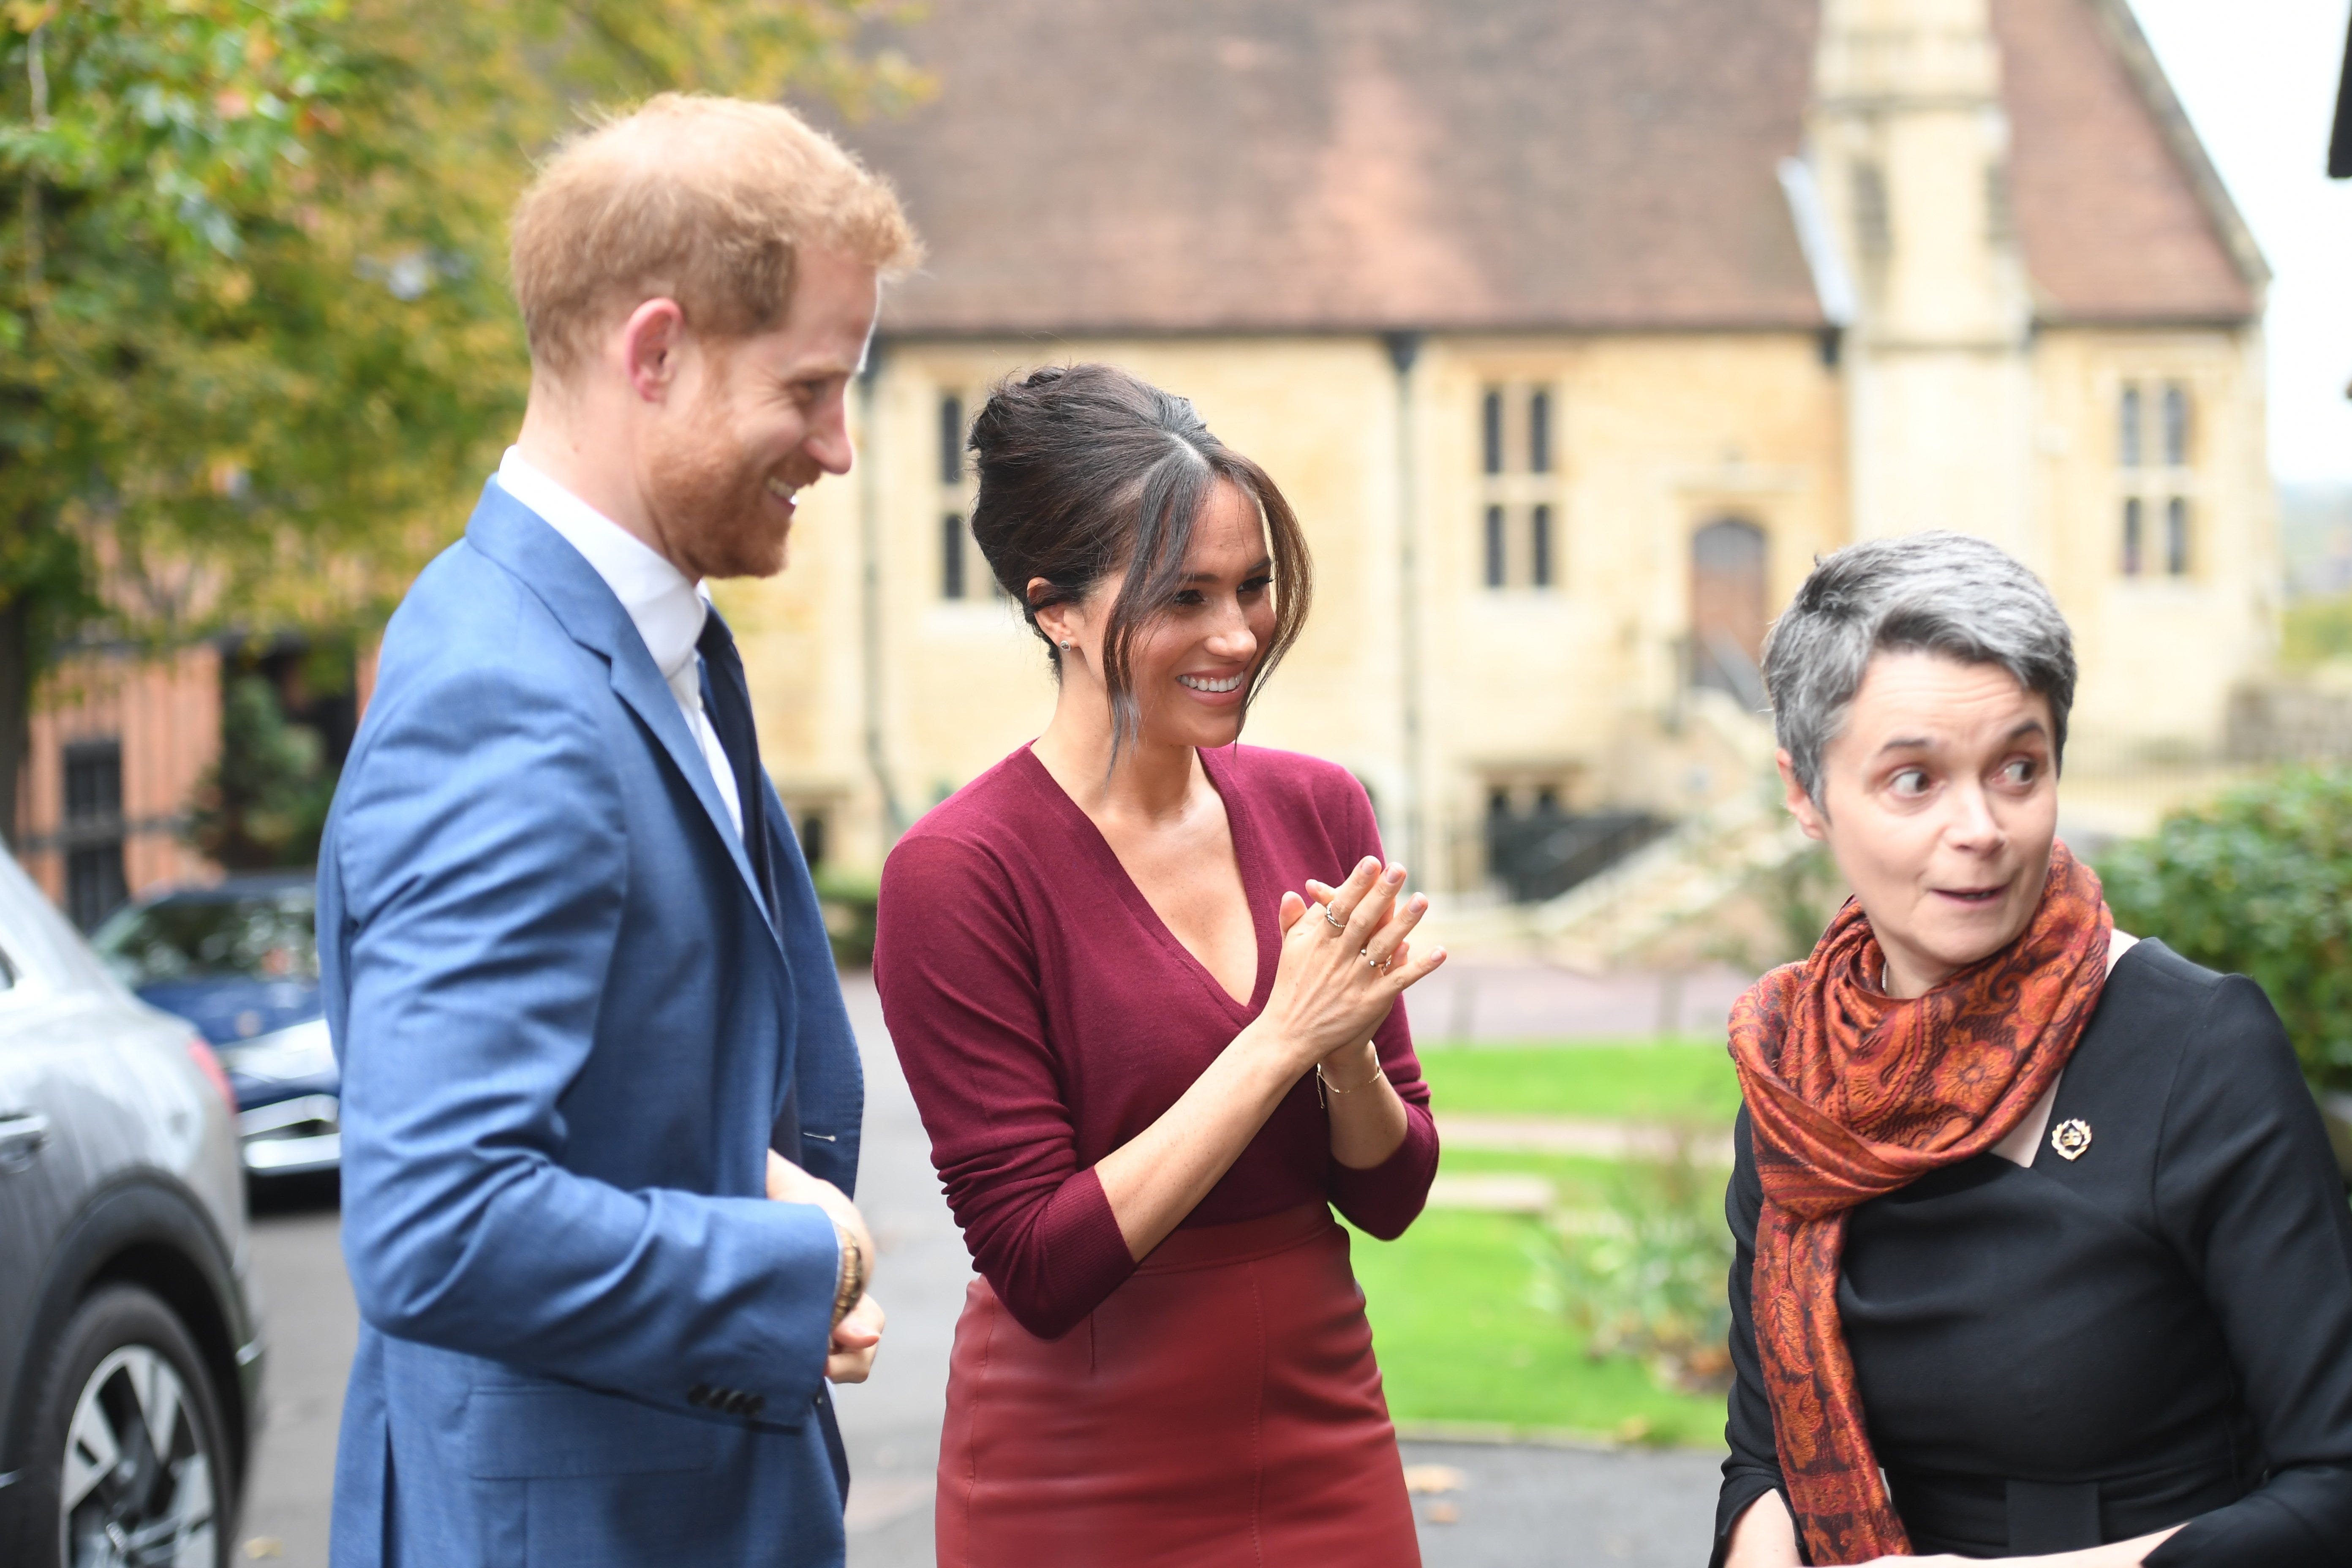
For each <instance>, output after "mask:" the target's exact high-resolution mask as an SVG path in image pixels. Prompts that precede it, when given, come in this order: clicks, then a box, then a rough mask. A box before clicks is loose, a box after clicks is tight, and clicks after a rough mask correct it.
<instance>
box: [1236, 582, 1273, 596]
mask: <svg viewBox="0 0 2352 1568" xmlns="http://www.w3.org/2000/svg"><path fill="white" fill-rule="evenodd" d="M1273 582H1274V579H1273V578H1271V577H1252V578H1250V579H1248V580H1247V581H1245V582H1244V583H1243V584H1242V588H1241V593H1242V597H1243V598H1244V599H1250V598H1255V597H1256V596H1257V595H1260V594H1263V593H1265V591H1266V589H1267V588H1268V587H1269V586H1271V585H1272V584H1273Z"/></svg>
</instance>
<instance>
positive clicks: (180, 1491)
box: [58, 1345, 218, 1568]
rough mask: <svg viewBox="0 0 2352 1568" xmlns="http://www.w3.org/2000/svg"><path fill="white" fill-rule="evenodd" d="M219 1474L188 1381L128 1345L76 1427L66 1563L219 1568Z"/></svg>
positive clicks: (65, 1499)
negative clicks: (191, 1401)
mask: <svg viewBox="0 0 2352 1568" xmlns="http://www.w3.org/2000/svg"><path fill="white" fill-rule="evenodd" d="M213 1470H214V1466H213V1459H212V1456H211V1455H210V1454H209V1453H207V1452H206V1451H205V1435H204V1430H203V1428H202V1426H200V1425H199V1424H198V1422H197V1420H196V1416H195V1412H194V1410H193V1409H192V1408H191V1407H190V1405H189V1401H188V1389H187V1385H186V1384H184V1383H183V1382H181V1381H180V1374H179V1373H177V1372H175V1371H174V1370H173V1367H172V1363H170V1362H169V1361H167V1360H165V1359H164V1358H163V1355H162V1354H161V1353H160V1352H156V1351H154V1350H152V1349H151V1348H149V1347H148V1346H146V1345H125V1346H123V1347H122V1348H121V1349H120V1350H118V1351H116V1352H113V1353H112V1354H110V1355H109V1356H108V1357H107V1358H106V1359H105V1360H104V1361H101V1362H100V1363H98V1367H97V1369H96V1370H95V1371H93V1372H92V1373H90V1374H89V1381H88V1382H86V1383H84V1384H82V1390H81V1396H80V1397H79V1399H77V1400H76V1401H75V1402H74V1413H73V1421H72V1423H71V1425H69V1426H68V1427H67V1428H66V1449H65V1464H64V1468H63V1472H62V1475H61V1478H60V1484H59V1486H58V1547H59V1551H58V1560H59V1561H60V1562H62V1563H68V1564H69V1565H70V1568H213V1565H214V1563H216V1562H217V1561H218V1557H217V1555H216V1549H215V1541H214V1531H215V1498H214V1496H213Z"/></svg>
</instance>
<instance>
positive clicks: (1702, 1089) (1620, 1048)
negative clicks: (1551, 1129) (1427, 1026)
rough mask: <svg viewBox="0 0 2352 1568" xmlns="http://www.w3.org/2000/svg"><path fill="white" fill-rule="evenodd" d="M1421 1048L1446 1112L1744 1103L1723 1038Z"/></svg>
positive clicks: (1706, 1116) (1679, 1111)
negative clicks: (1741, 1100) (1740, 1097)
mask: <svg viewBox="0 0 2352 1568" xmlns="http://www.w3.org/2000/svg"><path fill="white" fill-rule="evenodd" d="M1420 1050H1421V1070H1422V1074H1423V1077H1425V1078H1426V1079H1428V1080H1429V1087H1430V1099H1431V1102H1432V1104H1433V1105H1434V1107H1435V1108H1436V1109H1437V1110H1438V1111H1439V1112H1440V1113H1444V1112H1448V1111H1461V1112H1475V1113H1478V1114H1482V1115H1496V1116H1503V1115H1517V1116H1575V1117H1589V1118H1593V1119H1596V1120H1602V1121H1676V1120H1683V1119H1692V1120H1702V1121H1726V1122H1727V1121H1730V1120H1731V1119H1732V1117H1733V1116H1734V1115H1735V1114H1736V1113H1737V1112H1738V1110H1739V1080H1738V1079H1737V1078H1735V1077H1734V1076H1733V1075H1732V1071H1731V1058H1730V1057H1729V1056H1727V1054H1726V1053H1725V1051H1724V1047H1723V1042H1722V1041H1721V1040H1718V1039H1695V1038H1687V1037H1685V1038H1678V1039H1665V1040H1660V1041H1656V1042H1649V1041H1639V1042H1629V1043H1625V1044H1617V1043H1608V1044H1599V1045H1583V1044H1578V1045H1570V1046H1543V1045H1536V1046H1519V1045H1513V1046H1456V1045H1444V1044H1436V1045H1423V1047H1420Z"/></svg>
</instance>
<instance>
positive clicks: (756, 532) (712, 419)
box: [649, 396, 821, 578]
mask: <svg viewBox="0 0 2352 1568" xmlns="http://www.w3.org/2000/svg"><path fill="white" fill-rule="evenodd" d="M719 403H720V400H719V398H717V397H715V396H713V397H709V398H706V399H703V400H700V402H699V404H698V406H697V407H696V408H694V409H692V410H691V411H688V416H687V417H686V418H685V419H684V420H683V421H682V422H681V423H682V425H683V428H682V429H681V430H680V432H679V433H678V435H677V437H675V438H671V439H665V440H663V441H662V442H661V443H660V444H659V445H657V446H656V447H655V449H654V452H653V454H652V458H651V461H650V465H649V466H650V468H651V475H650V477H651V479H652V481H653V483H652V489H653V499H654V504H655V505H656V507H657V508H658V509H659V511H660V523H661V530H662V537H663V539H664V541H665V542H667V544H668V546H669V548H670V550H671V551H672V552H674V553H675V554H676V555H677V556H678V557H679V559H678V561H677V565H678V566H679V567H680V568H681V569H682V570H683V571H684V572H685V573H686V574H687V575H688V576H689V577H695V578H703V577H714V578H726V577H772V576H774V575H775V574H777V573H779V572H781V571H782V570H783V569H784V561H785V558H786V555H787V553H788V550H789V545H790V540H791V532H792V525H791V523H790V521H786V522H784V523H783V524H782V525H781V526H779V525H777V524H776V523H774V522H772V521H770V519H769V515H768V510H767V509H768V500H769V498H768V476H769V474H770V472H771V471H772V470H771V469H770V468H767V467H764V466H761V465H760V464H757V463H755V462H753V461H752V460H751V458H749V457H748V456H746V455H745V453H744V451H743V448H742V447H741V445H740V443H738V442H737V441H736V440H735V438H734V437H733V435H732V434H731V432H730V428H729V426H728V423H727V420H726V418H725V410H724V408H723V407H721V406H720V405H719ZM820 471H821V470H819V469H818V468H816V465H815V464H814V462H812V461H811V460H809V459H808V458H805V457H799V456H796V457H794V458H793V459H792V460H791V461H789V462H787V463H786V464H785V465H784V468H783V477H784V478H785V479H786V480H787V481H788V482H794V483H797V484H798V485H800V486H801V488H803V489H805V488H806V487H807V486H808V485H810V484H814V482H815V481H816V479H817V477H818V474H819V472H820Z"/></svg>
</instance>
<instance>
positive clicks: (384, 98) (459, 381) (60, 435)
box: [0, 0, 919, 826]
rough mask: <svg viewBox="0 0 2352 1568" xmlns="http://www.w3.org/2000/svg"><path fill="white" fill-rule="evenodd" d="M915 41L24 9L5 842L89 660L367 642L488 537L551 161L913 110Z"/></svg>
mask: <svg viewBox="0 0 2352 1568" xmlns="http://www.w3.org/2000/svg"><path fill="white" fill-rule="evenodd" d="M884 9H887V0H635V3H634V4H616V3H612V0H509V3H505V4H499V5H479V4H474V3H471V0H401V3H397V4H395V3H394V0H114V3H111V4H109V5H65V4H62V3H61V0H6V3H5V4H0V20H5V27H0V179H4V180H5V182H6V183H7V184H10V185H12V186H13V187H14V195H15V199H14V200H13V201H0V826H7V825H10V824H13V822H14V820H15V810H14V799H13V785H14V781H15V779H16V771H17V765H18V759H19V758H20V757H21V756H22V745H23V737H24V732H25V722H26V720H25V707H26V702H25V699H26V693H27V692H28V691H29V689H30V686H31V683H32V681H33V679H35V678H36V676H37V672H38V670H39V668H40V667H41V665H42V663H43V661H44V660H45V659H46V658H47V657H48V654H49V650H50V649H51V648H52V647H53V646H54V645H55V642H56V640H57V639H58V637H61V636H67V635H71V634H73V633H76V632H78V631H79V630H82V629H84V628H87V627H89V626H92V625H93V624H102V626H103V629H104V630H106V631H108V632H109V633H110V634H112V635H115V636H125V635H127V636H131V637H137V638H142V639H146V640H151V641H155V642H168V641H173V640H178V639H182V638H185V637H191V636H195V635H200V634H204V633H207V632H212V631H216V630H221V629H225V628H236V627H248V628H251V627H260V628H267V629H271V630H277V629H285V628H289V627H304V626H311V627H340V628H348V627H350V626H352V624H354V623H363V622H366V621H369V620H372V619H375V618H379V617H381V616H382V615H383V614H384V613H385V612H386V610H387V609H388V608H389V605H390V604H391V603H392V602H393V601H394V599H396V597H397V596H398V595H399V593H400V592H401V591H402V590H403V589H404V587H405V585H406V584H407V581H408V579H409V577H410V576H411V575H412V574H413V573H414V571H415V568H416V567H417V566H418V565H419V564H421V563H422V562H423V560H424V559H425V558H426V557H427V556H428V555H429V554H430V553H431V552H433V551H434V550H436V549H437V548H439V547H440V546H441V545H442V544H443V543H445V542H447V540H448V539H450V538H451V537H453V536H454V535H455V533H456V532H457V530H458V529H459V528H460V527H461V526H462V524H463V521H464V518H465V514H466V511H467V503H468V501H469V500H470V495H471V492H472V490H473V489H474V488H475V487H476V486H478V484H479V483H480V480H481V477H482V475H483V474H484V473H485V472H486V471H487V470H488V468H489V467H490V466H491V464H492V463H493V462H494V460H495V458H496V454H497V450H498V447H499V445H501V444H502V443H503V442H504V441H505V440H506V439H508V438H509V437H510V435H511V433H512V430H513V428H514V425H515V422H516V418H517V416H518V415H519V414H520V407H521V401H522V395H523V392H524V390H525V387H526V382H527V370H528V362H527V358H526V356H525V353H524V350H523V345H522V341H521V332H520V323H519V322H518V321H516V320H515V316H514V311H513V309H512V306H511V303H510V302H509V300H508V299H507V297H506V291H505V265H504V254H503V252H504V236H505V219H506V214H507V212H508V211H509V207H510V206H511V204H512V201H513V198H514V196H515V195H516V194H517V192H518V191H519V189H520V185H521V184H522V182H523V180H524V179H525V178H527V177H528V174H529V172H530V160H531V158H532V156H534V155H535V154H536V153H540V152H541V151H543V150H544V148H545V147H546V146H547V145H548V144H549V143H550V142H551V140H552V139H553V138H554V137H555V136H557V135H558V134H560V133H561V132H563V131H564V130H565V129H567V128H569V127H570V126H572V125H573V124H575V123H576V122H577V121H578V119H579V117H580V115H581V113H582V112H583V110H585V109H586V108H588V107H589V106H591V105H594V104H610V103H618V102H623V101H625V100H633V99H635V98H638V97H641V96H643V95H645V94H646V93H649V92H652V91H655V90H658V89H667V88H680V89H709V90H715V91H722V92H736V93H743V94H750V95H760V96H775V95H778V94H780V93H782V92H784V91H785V90H786V89H793V90H794V91H799V92H803V93H814V94H820V95H824V96H826V97H829V98H831V99H832V100H835V102H838V103H841V104H842V105H844V107H845V109H847V110H850V111H852V112H856V111H862V110H867V109H871V108H876V107H887V106H888V105H890V104H891V103H894V102H896V101H898V100H901V99H903V98H904V97H905V96H906V95H908V93H910V92H912V91H913V90H915V89H916V88H917V87H918V86H919V83H918V81H917V80H916V79H915V78H914V77H913V75H912V74H911V73H910V72H909V71H908V68H906V67H905V66H904V65H903V63H901V62H899V61H898V60H896V59H894V58H888V57H866V56H861V55H860V54H858V53H857V52H856V50H855V48H854V47H853V46H854V43H855V39H856V29H857V28H858V27H860V26H863V25H864V24H865V23H866V21H867V20H869V19H870V18H871V17H872V16H875V15H876V14H877V12H879V11H882V10H884Z"/></svg>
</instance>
